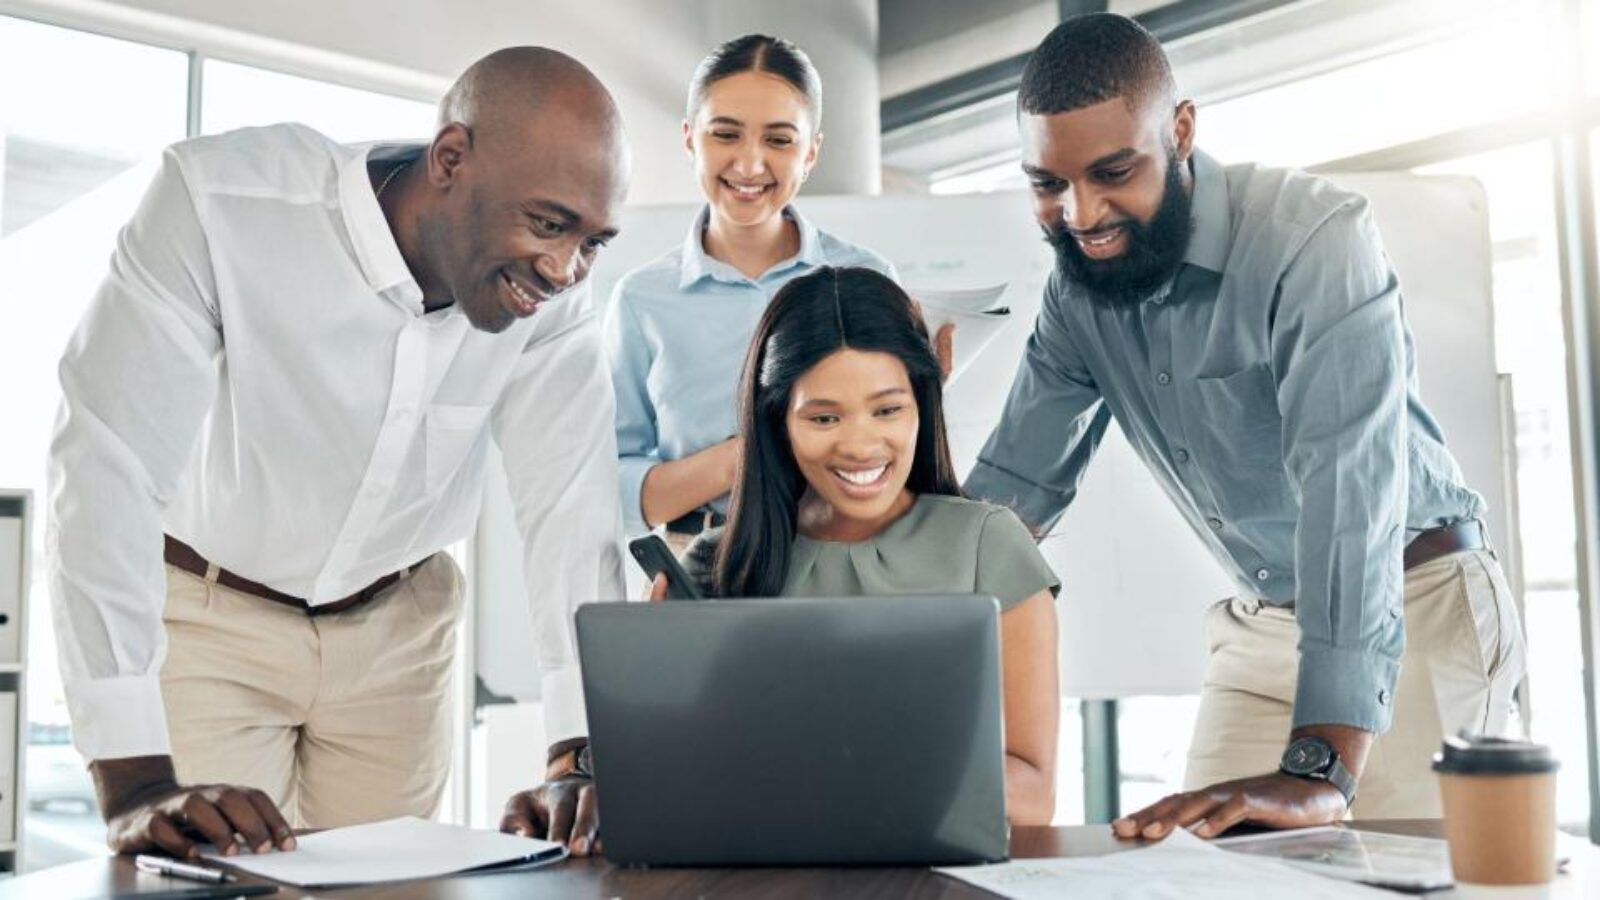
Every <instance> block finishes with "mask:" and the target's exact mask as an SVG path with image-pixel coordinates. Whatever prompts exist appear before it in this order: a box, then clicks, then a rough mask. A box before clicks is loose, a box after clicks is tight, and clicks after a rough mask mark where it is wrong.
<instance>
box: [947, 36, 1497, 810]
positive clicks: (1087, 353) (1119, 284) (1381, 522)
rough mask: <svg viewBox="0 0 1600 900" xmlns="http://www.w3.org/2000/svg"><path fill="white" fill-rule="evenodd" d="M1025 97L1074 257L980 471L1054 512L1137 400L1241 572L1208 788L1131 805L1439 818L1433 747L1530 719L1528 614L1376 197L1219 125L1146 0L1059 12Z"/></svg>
mask: <svg viewBox="0 0 1600 900" xmlns="http://www.w3.org/2000/svg"><path fill="white" fill-rule="evenodd" d="M1018 121H1019V126H1020V132H1021V136H1022V157H1023V166H1022V167H1023V171H1024V172H1025V173H1026V174H1027V177H1028V179H1029V182H1030V183H1031V185H1032V191H1033V203H1034V212H1035V215H1036V216H1037V218H1038V220H1039V224H1040V226H1041V227H1042V228H1043V229H1044V234H1045V237H1046V239H1047V240H1048V241H1049V242H1050V243H1051V245H1052V246H1053V247H1054V248H1055V251H1056V256H1057V266H1056V270H1055V272H1054V273H1053V275H1052V277H1051V279H1050V281H1049V284H1048V287H1047V288H1046V290H1045V295H1044V299H1043V304H1042V308H1041V311H1040V313H1039V319H1038V322H1037V323H1036V325H1035V329H1034V332H1033V335H1032V338H1031V339H1030V341H1029V344H1028V347H1027V351H1026V353H1025V355H1024V358H1023V360H1022V363H1021V366H1020V368H1019V370H1018V372H1017V375H1016V380H1015V382H1014V383H1013V385H1012V387H1011V393H1010V396H1009V398H1008V399H1007V402H1006V407H1005V411H1004V416H1003V418H1002V420H1001V423H1000V425H999V426H998V427H997V428H996V430H995V432H994V433H993V434H992V435H991V436H990V438H989V440H988V442H987V444H986V446H985V447H984V449H983V452H982V453H981V454H980V456H979V460H978V463H977V466H976V468H975V469H974V471H973V472H972V474H971V476H970V478H969V479H968V481H967V483H966V489H967V492H968V493H969V494H971V495H972V496H974V497H979V498H982V499H985V500H990V501H992V502H997V503H1004V504H1007V505H1009V506H1011V507H1012V508H1013V509H1014V510H1015V511H1016V512H1017V514H1018V515H1019V516H1021V517H1022V519H1023V520H1024V521H1025V522H1027V523H1029V525H1030V526H1032V527H1033V528H1034V529H1035V530H1036V532H1037V533H1041V534H1042V533H1044V532H1047V531H1048V530H1049V529H1050V527H1051V526H1052V525H1053V524H1054V523H1055V521H1056V520H1057V519H1058V518H1059V517H1060V516H1061V514H1062V512H1063V511H1064V510H1065V509H1066V507H1067V506H1068V504H1070V503H1071V502H1072V499H1073V496H1074V494H1075V493H1076V491H1077V486H1078V484H1079V481H1080V480H1081V478H1082V476H1083V472H1084V468H1085V466H1087V465H1088V463H1089V460H1090V458H1091V457H1092V456H1093V455H1094V450H1095V447H1096V445H1097V444H1098V443H1099V441H1100V438H1101V436H1102V435H1103V434H1104V433H1105V429H1106V426H1107V424H1108V423H1109V422H1110V421H1111V420H1112V419H1115V420H1116V421H1117V422H1118V424H1119V425H1120V426H1121V427H1122V430H1123V432H1124V433H1125V434H1126V435H1127V437H1128V440H1129V441H1130V442H1131V443H1132V444H1133V446H1134V448H1135V449H1136V450H1137V451H1138V453H1139V455H1140V456H1141V457H1142V458H1143V459H1144V460H1145V462H1146V463H1147V464H1148V465H1149V467H1150V469H1151V471H1152V473H1153V474H1154V475H1155V476H1156V478H1157V480H1158V481H1159V482H1160V483H1161V485H1162V487H1163V488H1164V489H1165V490H1166V493H1167V494H1168V496H1170V497H1171V498H1172V501H1173V503H1174V504H1175V505H1176V506H1177V507H1178V509H1179V511H1180V512H1181V513H1182V514H1183V516H1184V518H1185V519H1186V520H1187V521H1188V522H1189V524H1190V525H1191V526H1192V527H1193V528H1194V530H1195V532H1196V533H1197V534H1198V535H1199V536H1200V538H1201V540H1202V541H1204V542H1205V544H1206V545H1207V547H1208V548H1210V550H1211V552H1212V553H1213V554H1214V555H1215V556H1216V558H1217V560H1218V561H1219V562H1220V563H1222V565H1223V566H1224V567H1225V568H1226V569H1227V570H1228V571H1229V572H1230V573H1231V574H1232V575H1233V577H1234V580H1235V582H1236V583H1237V586H1238V589H1239V595H1238V596H1237V597H1234V598H1231V599H1227V600H1223V601H1221V602H1219V603H1217V604H1215V605H1214V606H1213V607H1212V608H1211V610H1210V611H1209V613H1208V614H1207V620H1206V632H1207V634H1206V640H1207V643H1208V646H1209V647H1210V659H1209V663H1208V671H1207V674H1206V679H1205V686H1204V688H1203V691H1202V694H1201V701H1200V711H1199V717H1198V720H1197V721H1196V724H1195V733H1194V737H1193V740H1192V742H1191V745H1190V749H1189V757H1188V767H1187V772H1186V775H1185V791H1184V792H1183V793H1180V794H1176V795H1173V796H1171V797H1167V798H1165V799H1163V800H1161V801H1160V802H1158V803H1155V804H1153V805H1151V806H1150V807H1147V808H1145V809H1143V810H1140V811H1138V812H1136V813H1133V814H1132V815H1130V816H1127V817H1124V818H1121V819H1118V820H1117V821H1116V822H1114V823H1113V829H1114V830H1115V831H1116V833H1117V834H1118V835H1119V836H1122V837H1133V836H1136V835H1142V836H1144V837H1146V838H1161V837H1164V836H1166V835H1167V834H1170V833H1171V832H1172V830H1173V829H1174V828H1178V827H1193V828H1194V830H1195V833H1196V834H1199V835H1200V836H1202V837H1212V836H1215V835H1217V834H1220V833H1221V832H1223V831H1225V830H1227V829H1228V828H1230V827H1232V826H1233V825H1235V824H1238V823H1241V822H1251V823H1255V824H1259V825H1265V826H1269V827H1280V828H1288V827H1298V826H1307V825H1317V824H1322V823H1326V822H1332V821H1335V820H1337V819H1339V818H1341V817H1342V816H1344V815H1345V813H1346V810H1347V809H1348V808H1349V807H1350V806H1351V804H1352V803H1353V804H1354V810H1355V813H1356V815H1358V816H1360V817H1362V818H1412V817H1432V816H1438V815H1439V814H1440V811H1439V800H1438V797H1437V787H1436V784H1435V781H1436V780H1435V778H1434V777H1433V775H1432V773H1430V772H1429V771H1428V766H1429V759H1430V757H1431V755H1432V753H1433V752H1434V750H1435V749H1437V748H1438V746H1439V742H1440V739H1441V736H1442V735H1444V734H1449V733H1453V732H1455V731H1457V730H1459V729H1462V728H1467V729H1470V730H1473V731H1481V732H1497V731H1500V730H1502V729H1504V728H1505V727H1506V723H1507V720H1508V717H1509V711H1510V707H1511V704H1512V693H1513V691H1514V689H1515V687H1516V685H1517V683H1518V682H1519V681H1520V680H1521V678H1522V673H1523V670H1524V668H1525V656H1524V646H1523V637H1522V629H1521V625H1520V623H1519V619H1518V612H1517V607H1516V604H1515V603H1514V602H1513V598H1512V596H1511V593H1510V591H1509V589H1508V588H1507V586H1506V581H1505V577H1504V575H1503V574H1502V572H1501V569H1500V565H1499V562H1498V561H1497V559H1496V557H1495V554H1494V552H1493V550H1492V549H1491V548H1490V547H1489V546H1488V544H1487V541H1486V539H1485V535H1484V530H1483V526H1482V516H1483V514H1484V502H1483V498H1482V497H1480V496H1479V495H1478V494H1476V493H1474V492H1473V491H1472V490H1471V489H1469V488H1468V487H1467V486H1466V485H1465V484H1464V483H1463V481H1462V476H1461V471H1460V469H1459V467H1458V466H1457V465H1456V462H1455V460H1454V459H1453V458H1452V457H1451V455H1450V453H1449V451H1447V450H1446V449H1445V446H1444V438H1443V435H1442V433H1441V431H1440V429H1439V426H1438V424H1437V423H1436V422H1435V421H1434V419H1433V417H1432V416H1431V415H1430V414H1429V413H1428V410H1427V408H1426V407H1425V406H1424V405H1423V403H1422V400H1421V398H1420V397H1419V396H1418V391H1417V379H1416V368H1415V360H1414V357H1413V354H1412V346H1411V336H1410V333H1409V331H1408V329H1407V326H1406V322H1405V317H1404V315H1403V311H1402V304H1401V294H1400V284H1399V281H1398V280H1397V279H1396V277H1395V273H1394V270H1393V269H1392V268H1391V266H1390V265H1389V261H1388V260H1387V258H1386V257H1385V256H1384V252H1383V247H1382V244H1381V242H1380V240H1379V236H1378V231H1377V228H1376V227H1375V226H1374V225H1373V221H1372V216H1371V213H1370V210H1369V208H1368V205H1367V202H1366V200H1365V199H1364V198H1362V197H1360V196H1359V195H1356V194H1353V193H1351V192H1349V191H1346V190H1342V189H1340V188H1339V187H1337V186H1335V185H1333V184H1331V183H1329V182H1328V181H1326V180H1323V179H1321V178H1316V177H1312V176H1309V175H1306V174H1305V173H1302V172H1297V171H1291V170H1285V169H1271V168H1265V167H1262V166H1258V165H1249V164H1246V165H1236V166H1227V167H1224V166H1223V165H1221V164H1219V163H1218V162H1217V161H1216V160H1214V159H1212V158H1211V157H1209V156H1207V155H1206V154H1204V153H1202V152H1200V151H1199V150H1197V149H1195V107H1194V104H1193V103H1192V102H1190V101H1188V100H1182V99H1180V97H1179V95H1178V91H1177V86H1176V84H1175V82H1174V80H1173V77H1172V72H1171V69H1170V67H1169V65H1168V62H1167V59H1166V56H1165V54H1164V53H1163V52H1162V49H1161V46H1160V44H1159V43H1158V42H1157V41H1156V39H1155V38H1154V37H1153V36H1152V35H1151V34H1149V33H1148V32H1147V31H1145V30H1144V29H1143V28H1141V27H1140V26H1139V25H1138V24H1136V23H1135V22H1133V21H1132V20H1131V19H1127V18H1125V17H1122V16H1116V15H1110V14H1093V15H1087V16H1082V17H1078V18H1074V19H1070V20H1068V21H1066V22H1063V23H1062V24H1061V25H1060V26H1058V27H1057V28H1056V29H1055V30H1054V31H1052V32H1051V33H1050V35H1049V36H1048V37H1046V38H1045V40H1044V42H1043V43H1042V44H1041V45H1040V46H1039V48H1038V50H1037V51H1036V52H1035V53H1034V54H1033V56H1032V58H1031V59H1030V60H1029V62H1028V65H1027V67H1026V70H1025V72H1024V74H1023V77H1022V84H1021V87H1020V90H1019V92H1018ZM1128 614H1129V615H1138V614H1139V613H1138V612H1137V611H1136V610H1132V609H1130V610H1129V613H1128ZM1196 637H1197V639H1198V637H1199V636H1198V635H1197V636H1196ZM1358 786H1359V788H1360V793H1359V799H1357V787H1358Z"/></svg>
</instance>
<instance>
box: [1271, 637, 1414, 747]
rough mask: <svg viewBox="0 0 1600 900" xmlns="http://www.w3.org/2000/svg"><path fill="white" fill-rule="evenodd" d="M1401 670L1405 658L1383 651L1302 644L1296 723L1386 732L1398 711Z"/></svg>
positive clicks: (1295, 713)
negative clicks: (1396, 695) (1396, 701)
mask: <svg viewBox="0 0 1600 900" xmlns="http://www.w3.org/2000/svg"><path fill="white" fill-rule="evenodd" d="M1399 675H1400V663H1399V662H1398V661H1397V660H1394V659H1391V658H1389V657H1388V656H1384V655H1382V654H1379V653H1369V652H1364V651H1359V650H1342V649H1339V648H1337V647H1305V646H1302V647H1301V648H1300V681H1299V684H1298V686H1297V687H1296V688H1295V697H1294V727H1295V728H1300V727H1302V726H1305V725H1348V726H1350V727H1352V728H1360V729H1361V730H1363V731H1370V732H1372V733H1373V734H1382V733H1383V732H1385V731H1388V730H1389V722H1390V720H1391V719H1392V718H1393V716H1394V685H1395V679H1397V678H1398V677H1399Z"/></svg>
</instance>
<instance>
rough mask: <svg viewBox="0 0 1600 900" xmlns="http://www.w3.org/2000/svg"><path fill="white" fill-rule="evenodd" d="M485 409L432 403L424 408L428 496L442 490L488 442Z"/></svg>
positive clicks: (487, 416) (487, 411)
mask: <svg viewBox="0 0 1600 900" xmlns="http://www.w3.org/2000/svg"><path fill="white" fill-rule="evenodd" d="M489 409H490V407H488V406H456V405H451V404H446V403H435V404H433V405H431V406H429V407H428V415H427V421H426V422H425V426H424V427H425V435H426V438H425V439H426V441H427V448H426V451H425V452H426V455H427V460H428V462H427V482H428V490H429V492H430V493H431V492H435V491H438V490H440V489H442V488H443V487H444V486H445V485H446V484H448V483H449V482H450V479H451V478H453V477H454V476H455V474H456V472H457V471H459V470H460V469H461V466H462V464H463V463H464V462H465V461H466V460H467V458H468V457H469V456H470V455H471V454H472V452H473V450H474V448H476V447H477V446H478V444H479V443H480V442H481V441H484V440H487V438H488V422H489Z"/></svg>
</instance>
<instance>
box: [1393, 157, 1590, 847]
mask: <svg viewBox="0 0 1600 900" xmlns="http://www.w3.org/2000/svg"><path fill="white" fill-rule="evenodd" d="M1416 171H1417V172H1419V173H1422V174H1451V175H1469V176H1471V177H1473V178H1476V179H1477V180H1478V181H1479V183H1481V184H1482V185H1483V187H1484V190H1485V192H1486V193H1487V195H1488V198H1489V232H1490V239H1491V241H1492V242H1493V244H1492V254H1493V266H1494V304H1495V356H1496V358H1497V365H1498V367H1499V370H1500V371H1501V372H1505V373H1509V374H1510V375H1511V382H1512V392H1513V403H1514V409H1515V414H1516V422H1515V426H1516V431H1515V437H1516V448H1517V494H1518V506H1519V510H1518V512H1519V516H1518V522H1519V525H1520V532H1521V533H1520V538H1521V551H1522V556H1521V562H1522V573H1523V582H1524V592H1523V609H1524V614H1525V617H1526V620H1525V622H1524V626H1525V628H1526V630H1527V635H1528V646H1529V648H1530V651H1531V652H1530V653H1529V655H1528V663H1529V673H1528V684H1529V701H1530V702H1529V709H1528V712H1529V722H1528V724H1529V727H1530V729H1531V732H1532V734H1533V737H1534V739H1536V740H1538V741H1541V742H1543V743H1547V744H1549V745H1551V747H1552V748H1554V750H1555V752H1556V754H1557V755H1558V756H1559V757H1560V759H1561V760H1562V763H1563V768H1562V776H1561V777H1562V779H1563V786H1562V790H1561V791H1560V792H1559V793H1558V800H1557V815H1558V818H1559V820H1560V822H1561V824H1562V826H1563V827H1565V828H1568V829H1570V830H1573V831H1574V832H1579V833H1581V832H1583V831H1584V830H1585V829H1586V827H1587V824H1588V816H1589V804H1588V799H1589V798H1588V792H1587V791H1586V790H1584V778H1585V776H1586V772H1585V769H1586V766H1585V763H1584V760H1585V754H1586V753H1587V747H1586V745H1585V738H1584V717H1583V715H1582V710H1583V675H1582V669H1583V661H1582V655H1581V654H1582V647H1581V644H1580V643H1579V641H1580V634H1581V629H1579V627H1578V597H1577V591H1576V588H1575V584H1576V559H1575V556H1574V552H1573V548H1574V541H1575V539H1576V534H1575V527H1574V520H1573V496H1572V457H1571V450H1570V444H1569V438H1568V434H1569V431H1568V420H1567V382H1566V343H1565V339H1564V336H1563V334H1564V326H1563V322H1562V315H1561V275H1560V271H1561V270H1560V256H1559V250H1558V245H1557V237H1556V215H1555V199H1554V195H1553V192H1552V187H1551V186H1552V185H1553V184H1554V183H1555V181H1554V179H1555V174H1554V163H1553V160H1552V157H1551V152H1550V145H1549V144H1548V143H1547V142H1544V141H1539V142H1536V143H1531V144H1524V145H1521V146H1515V147H1507V148H1505V149H1502V150H1495V151H1493V152H1489V153H1482V154H1476V155H1473V156H1468V157H1462V158H1459V159H1453V160H1448V161H1444V162H1440V163H1437V164H1434V165H1429V166H1423V167H1421V168H1419V169H1417V170H1416ZM1422 377H1423V389H1424V392H1426V390H1427V385H1428V382H1427V372H1426V370H1424V371H1423V372H1422Z"/></svg>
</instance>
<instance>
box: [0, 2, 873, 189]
mask: <svg viewBox="0 0 1600 900" xmlns="http://www.w3.org/2000/svg"><path fill="white" fill-rule="evenodd" d="M0 13H6V14H14V15H21V16H25V17H28V18H35V19H39V20H42V21H47V22H52V23H55V24H62V25H69V26H75V27H81V28H86V29H89V30H93V31H99V32H103V33H108V34H113V35H115V36H119V37H127V38H130V39H136V40H143V41H147V42H152V43H159V44H164V45H167V46H172V47H177V48H180V49H197V50H199V51H201V52H202V53H206V54H208V55H212V56H216V57H218V58H226V59H230V60H234V61H238V62H245V63H251V64H255V65H265V66H268V67H271V68H277V69H281V70H285V71H291V72H294V73H296V74H302V75H308V76H313V77H318V78H325V79H329V80H334V81H340V82H344V83H349V84H352V85H355V86H357V87H367V88H375V89H380V90H388V91H393V92H398V93H403V94H407V95H409V96H412V97H416V98H418V99H426V100H433V99H436V98H437V97H438V95H439V94H440V93H442V92H443V90H444V89H445V88H446V87H447V86H448V85H449V83H450V81H451V80H452V79H454V77H455V76H456V75H457V74H459V73H460V72H461V70H462V69H464V68H466V66H467V65H469V64H470V63H471V62H472V61H473V60H475V59H477V58H479V57H480V56H482V55H484V54H485V53H487V52H489V51H491V50H494V49H496V48H498V47H503V46H507V45H510V44H543V45H546V46H550V47H555V48H556V49H559V50H562V51H563V52H566V53H570V54H572V55H573V56H575V57H577V58H578V59H579V60H581V61H583V62H584V63H585V64H586V65H588V66H589V67H590V68H591V69H593V70H594V72H595V74H597V75H598V76H599V77H600V79H601V80H602V81H604V82H605V83H606V85H607V86H608V87H609V88H610V89H611V91H612V93H613V94H614V95H615V96H616V98H617V103H618V105H619V106H620V107H621V108H622V114H623V117H624V118H625V120H626V121H627V124H628V130H629V133H630V137H631V139H632V141H633V145H634V187H633V191H632V194H631V195H630V197H629V200H630V202H633V203H663V202H680V201H689V200H693V199H695V197H696V190H695V185H694V183H693V180H692V179H691V178H690V177H689V172H688V164H687V162H686V160H685V157H684V153H683V150H682V147H681V139H680V123H681V121H682V118H683V103H684V96H685V93H686V89H687V86H688V80H689V76H690V75H691V74H692V73H693V72H694V67H695V65H696V64H697V63H698V62H699V61H700V58H701V57H702V56H703V55H704V54H705V52H706V51H707V50H708V49H710V47H711V46H712V45H713V44H715V43H716V42H718V41H722V40H726V39H728V38H731V37H737V36H738V35H739V34H741V33H744V32H746V31H752V30H770V31H773V32H775V33H778V34H780V35H782V36H784V37H788V38H790V39H792V40H794V41H796V42H797V43H799V44H800V45H801V46H802V47H806V48H807V49H808V51H810V52H811V53H812V54H813V56H814V57H815V58H816V60H817V63H818V67H819V68H820V69H821V70H822V76H823V79H824V83H825V84H827V85H829V86H830V88H831V93H830V94H829V96H827V98H826V99H827V102H826V104H825V105H826V107H827V111H826V112H825V116H826V117H827V130H828V139H827V152H826V153H825V154H824V157H823V160H822V162H821V164H820V165H819V167H818V170H817V172H816V173H815V175H814V176H813V179H812V182H811V184H812V187H813V188H814V189H816V190H818V191H819V192H822V193H861V192H873V191H875V190H876V187H877V171H878V156H877V141H878V134H877V131H878V128H877V126H878V118H877V102H878V81H877V65H876V47H877V4H876V2H875V0H817V2H807V3H806V4H804V5H803V7H802V5H801V4H797V3H792V2H782V0H745V2H738V0H697V2H693V3H656V2H650V0H599V2H589V3H577V2H572V0H457V2H444V0H339V2H330V0H271V2H249V0H0ZM869 119H870V121H869Z"/></svg>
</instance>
